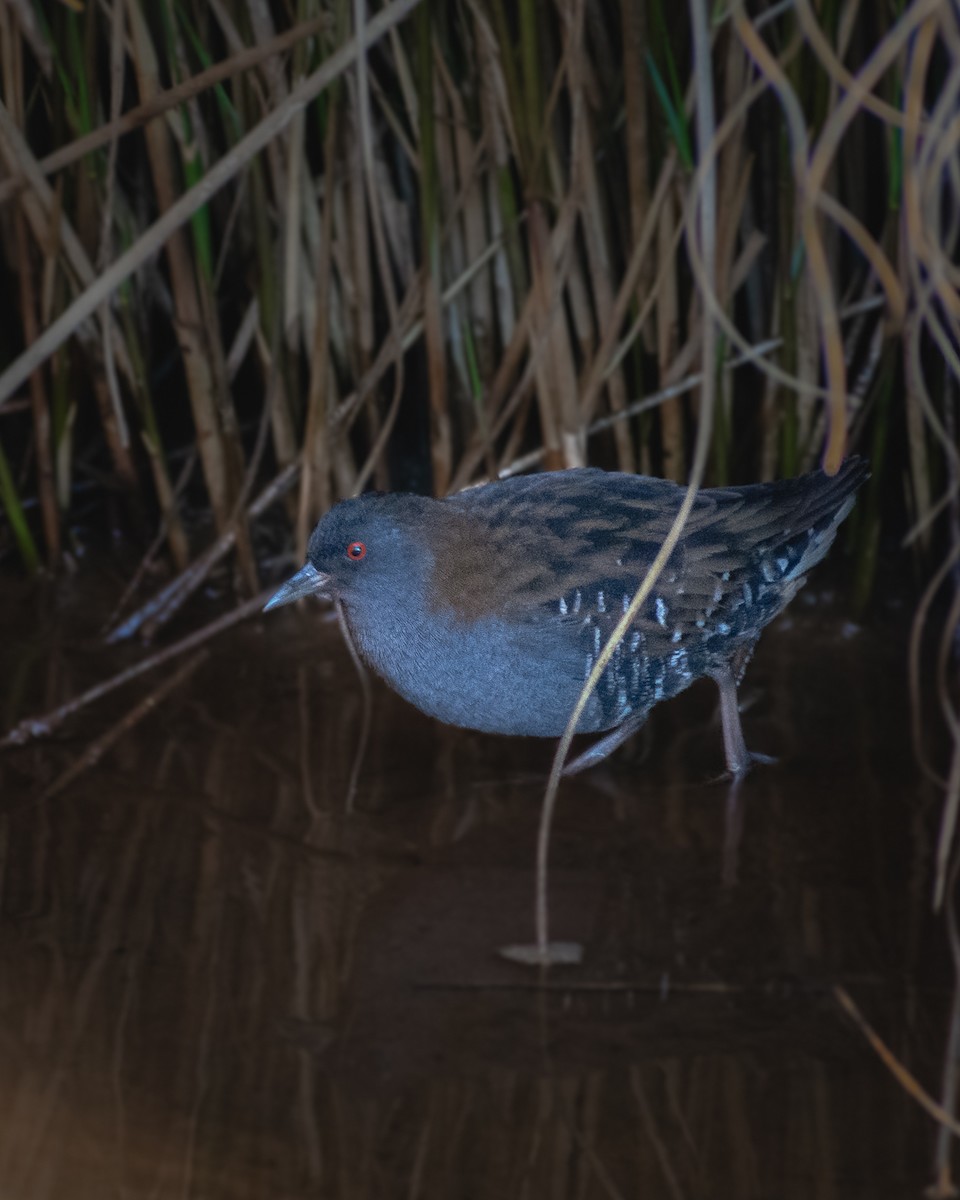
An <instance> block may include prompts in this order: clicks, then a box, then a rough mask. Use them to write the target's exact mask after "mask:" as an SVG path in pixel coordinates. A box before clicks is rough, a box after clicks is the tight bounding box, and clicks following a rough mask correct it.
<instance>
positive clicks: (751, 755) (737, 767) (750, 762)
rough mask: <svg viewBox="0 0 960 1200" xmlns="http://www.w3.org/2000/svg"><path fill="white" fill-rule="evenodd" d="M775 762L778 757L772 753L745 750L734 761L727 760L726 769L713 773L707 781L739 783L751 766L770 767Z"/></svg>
mask: <svg viewBox="0 0 960 1200" xmlns="http://www.w3.org/2000/svg"><path fill="white" fill-rule="evenodd" d="M777 762H779V759H777V758H775V757H774V756H773V755H772V754H760V753H759V752H757V751H755V750H745V751H744V753H743V754H742V755H740V756H738V757H737V759H736V760H735V761H734V762H729V761H728V762H727V769H726V770H725V771H721V772H720V774H719V775H714V776H713V777H712V778H711V779H709V780H708V781H707V782H708V783H710V784H714V783H740V782H741V781H742V780H744V779H746V777H747V775H748V774H749V773H750V769H751V768H752V767H754V766H761V767H772V766H774V765H775V764H776V763H777Z"/></svg>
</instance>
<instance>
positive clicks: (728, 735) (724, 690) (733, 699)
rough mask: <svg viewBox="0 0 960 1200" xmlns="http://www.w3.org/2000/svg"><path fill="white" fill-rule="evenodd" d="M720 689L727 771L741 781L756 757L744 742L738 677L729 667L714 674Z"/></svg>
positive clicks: (722, 668) (724, 667)
mask: <svg viewBox="0 0 960 1200" xmlns="http://www.w3.org/2000/svg"><path fill="white" fill-rule="evenodd" d="M713 678H714V679H715V680H716V681H717V687H718V688H719V689H720V719H721V721H722V722H723V752H724V755H725V756H726V759H727V770H728V771H729V772H730V774H731V775H732V776H733V777H734V779H739V778H740V776H741V775H745V774H746V773H747V771H749V770H750V764H751V763H752V762H753V759H754V756H753V755H751V753H750V751H749V750H748V749H747V744H746V742H745V741H744V740H743V726H742V725H741V724H740V709H739V707H738V705H737V677H736V676H735V675H734V673H733V670H732V669H731V667H730V666H729V664H728V665H726V666H723V667H721V668H720V669H719V670H717V671H714V672H713Z"/></svg>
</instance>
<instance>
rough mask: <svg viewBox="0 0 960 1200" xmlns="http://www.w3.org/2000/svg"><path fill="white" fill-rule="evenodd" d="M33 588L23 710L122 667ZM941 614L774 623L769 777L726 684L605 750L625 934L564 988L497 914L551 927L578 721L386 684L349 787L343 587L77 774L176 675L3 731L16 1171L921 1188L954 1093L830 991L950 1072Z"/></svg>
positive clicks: (589, 926)
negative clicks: (44, 733)
mask: <svg viewBox="0 0 960 1200" xmlns="http://www.w3.org/2000/svg"><path fill="white" fill-rule="evenodd" d="M2 615H3V616H4V617H5V618H6V623H5V626H4V629H5V634H6V636H5V637H3V638H2V639H0V643H2V644H0V679H3V680H4V681H5V685H4V694H3V695H2V696H0V702H2V704H3V711H2V716H3V723H4V726H5V727H6V726H9V725H10V724H12V723H13V721H14V720H16V719H18V718H19V717H21V716H23V715H25V714H26V713H28V712H32V711H41V710H43V709H45V708H47V707H49V706H51V705H52V704H55V703H57V702H59V701H60V700H62V699H63V698H64V697H66V696H68V695H71V694H74V693H75V692H77V691H79V690H80V689H81V688H82V687H84V686H87V685H88V684H89V683H90V682H92V681H94V680H95V679H96V678H98V677H99V676H100V675H102V674H103V672H104V671H105V670H106V669H107V668H106V665H105V662H104V659H103V656H102V655H92V654H90V653H88V652H87V651H86V650H85V649H84V647H83V646H82V645H79V644H76V643H68V642H66V641H65V640H64V635H63V632H62V627H61V620H60V619H59V618H58V617H55V616H54V615H50V616H49V617H48V618H45V620H44V623H45V624H46V626H47V630H46V632H45V633H44V634H43V635H40V634H38V633H36V618H35V614H33V613H32V612H29V613H23V614H22V615H21V614H18V613H13V612H8V613H6V614H2ZM22 630H29V631H30V632H29V635H28V634H23V636H21V631H22ZM902 646H903V641H902V638H901V637H900V635H899V633H897V634H894V633H892V632H891V631H890V630H889V629H888V630H884V631H883V632H882V633H881V632H872V633H871V632H869V631H861V632H859V633H856V634H855V635H853V636H843V631H842V626H841V623H840V620H839V619H838V618H834V617H833V616H832V615H831V614H830V613H829V611H828V610H826V609H822V608H818V609H814V608H809V607H808V608H807V609H804V608H802V607H801V608H799V610H798V612H797V613H796V614H795V615H794V617H793V621H792V626H790V627H787V626H786V625H785V623H781V625H780V626H779V627H775V628H774V629H773V630H771V631H770V632H769V633H768V634H767V635H766V637H765V639H764V641H763V643H762V644H761V646H760V649H759V652H758V654H757V657H756V660H755V662H754V664H753V666H752V668H751V671H750V673H749V675H748V678H747V682H746V685H745V693H746V694H745V696H744V701H745V705H747V706H749V707H748V708H747V711H746V713H745V718H744V724H745V729H746V732H747V735H748V738H749V739H750V741H751V745H752V746H753V747H754V748H755V749H757V750H761V751H765V752H769V753H771V754H775V755H777V756H778V758H779V763H778V765H777V766H774V767H767V768H761V769H758V770H757V771H755V772H754V773H753V774H752V775H751V776H749V777H748V778H747V780H746V781H745V782H744V784H743V786H742V788H741V789H740V792H739V795H738V796H737V797H736V798H735V799H736V803H734V802H733V798H732V797H731V796H730V795H729V791H728V789H727V787H726V786H725V785H723V784H717V783H711V782H709V780H710V779H711V777H713V776H715V774H716V772H717V770H718V769H719V768H720V766H721V762H720V760H719V747H720V744H721V741H720V737H719V732H718V730H716V729H714V728H712V727H711V722H712V720H713V718H712V715H711V709H712V705H713V703H714V693H713V689H712V687H711V686H710V685H709V683H708V684H704V685H703V686H702V688H701V687H698V688H695V689H694V690H693V691H692V692H691V693H690V694H688V695H685V696H683V697H681V698H680V699H679V700H677V701H675V702H673V703H672V704H670V705H668V706H665V707H662V708H661V709H658V710H657V711H656V713H655V714H654V718H653V721H652V723H651V724H652V730H651V734H650V736H649V737H648V738H644V737H640V738H637V739H635V742H634V744H632V745H630V746H628V747H627V748H626V750H625V751H624V752H623V753H622V754H621V755H620V756H619V757H618V758H617V759H616V760H615V761H614V762H613V763H611V764H610V765H608V766H605V767H603V768H601V769H598V770H595V771H593V772H591V773H588V774H586V775H584V776H579V777H576V778H574V779H572V780H570V781H569V782H567V783H565V784H564V785H563V789H562V792H561V800H560V807H559V811H558V817H557V822H556V825H555V835H554V841H553V849H552V855H551V858H552V863H553V870H552V874H551V929H552V931H553V935H554V936H555V937H557V938H558V939H564V940H574V941H581V942H583V944H584V945H585V947H586V958H585V962H584V965H583V966H582V967H581V968H579V969H576V970H558V971H555V972H553V973H552V974H551V976H550V978H549V982H548V987H547V989H546V990H540V989H538V988H537V987H536V976H535V975H533V974H531V973H529V972H526V971H524V970H523V969H522V968H520V967H517V966H515V965H512V964H510V963H507V962H505V961H503V960H502V959H501V958H500V957H499V956H498V954H497V949H498V947H500V946H502V945H504V944H507V943H512V942H518V941H527V940H530V938H531V936H532V921H533V865H532V864H533V846H534V839H535V833H536V824H537V818H538V810H539V803H540V798H541V795H542V791H543V785H544V781H545V777H546V773H547V770H548V768H549V763H550V757H551V753H552V748H553V747H552V744H549V743H539V742H533V741H523V740H508V739H499V738H492V737H481V736H480V735H474V734H469V733H461V732H457V731H454V730H448V729H444V728H441V727H440V726H438V725H435V724H433V723H431V722H430V721H428V720H427V719H426V718H424V717H422V716H420V715H419V714H418V713H416V712H414V711H413V710H412V709H410V708H409V707H407V706H405V705H404V704H403V703H402V701H400V700H398V699H396V698H395V697H394V696H393V695H391V694H390V693H388V692H387V691H386V690H385V689H383V688H381V687H379V686H377V687H376V688H375V710H374V718H373V731H372V737H371V740H370V742H369V745H368V748H367V751H366V754H365V759H364V762H363V763H362V766H361V772H360V778H359V787H358V792H357V798H356V804H355V808H354V811H353V812H352V813H351V814H349V815H348V814H346V813H345V811H344V801H345V797H346V793H347V789H348V784H349V777H350V771H351V765H352V764H351V756H352V750H353V747H354V745H355V744H356V738H357V734H358V731H359V728H360V721H361V706H360V700H359V689H358V686H357V684H356V680H355V677H354V675H353V673H352V668H351V666H350V663H349V659H348V657H347V655H346V653H345V651H344V650H343V648H342V646H341V644H340V642H339V637H338V634H337V631H336V626H335V625H334V624H333V623H332V622H331V621H330V620H329V619H326V618H325V617H324V615H323V614H322V613H321V612H320V610H319V609H317V610H312V611H311V612H309V613H303V614H297V613H290V614H283V615H280V616H278V617H277V618H274V619H272V620H271V621H270V624H269V626H266V625H263V626H259V625H256V624H254V625H252V626H250V627H248V628H246V629H241V630H237V631H234V632H233V633H231V634H228V635H226V636H225V637H224V638H223V639H222V640H221V641H220V642H219V643H217V644H216V645H214V647H213V648H212V654H211V657H210V661H209V662H208V663H206V664H205V665H203V666H201V668H200V669H199V670H198V671H197V673H195V674H194V675H193V676H192V677H191V678H190V679H189V681H188V682H186V683H185V684H184V685H183V687H182V688H180V689H179V690H177V691H175V692H174V693H173V694H172V695H171V696H170V697H169V698H167V699H166V700H165V701H164V703H163V705H162V707H161V708H160V709H158V710H157V711H156V712H155V713H154V714H153V715H152V716H150V717H149V718H148V719H147V720H146V721H145V722H144V723H142V724H141V725H139V726H138V727H137V728H136V729H134V730H133V731H132V732H130V733H129V734H128V735H127V736H126V737H124V738H123V739H122V740H121V741H120V742H119V743H118V745H117V746H116V747H115V748H114V749H113V750H111V751H110V753H109V754H108V755H107V756H106V757H105V758H104V759H103V761H102V762H101V763H100V764H99V765H98V766H96V767H95V768H94V769H92V770H90V771H88V772H86V773H84V774H82V775H81V776H80V777H79V778H78V779H77V780H76V781H75V782H74V783H72V784H71V785H70V786H69V787H67V788H65V789H64V790H63V792H62V793H61V794H60V795H58V796H57V797H56V798H54V799H50V800H44V801H37V800H36V799H35V798H34V797H36V795H37V794H38V793H39V792H40V791H41V790H42V787H43V786H44V785H45V784H47V783H49V782H50V780H51V779H53V778H55V777H56V776H57V775H58V774H59V773H60V772H61V771H62V770H63V769H64V768H65V767H66V766H67V765H68V764H69V763H70V762H71V761H73V760H74V759H75V758H76V757H77V756H78V755H79V754H81V753H82V751H83V749H84V747H85V746H86V745H87V744H88V743H89V742H90V741H92V740H93V739H94V738H95V737H96V736H98V734H99V733H100V732H102V729H103V728H104V727H105V725H106V724H107V723H108V722H110V721H113V720H116V719H117V717H118V716H119V715H121V714H122V713H123V712H124V708H125V706H126V707H127V708H129V707H130V706H132V704H133V703H135V701H136V699H137V698H138V697H134V698H131V697H130V696H126V697H123V696H121V697H115V698H113V700H112V701H110V702H108V703H107V704H106V705H104V706H102V707H101V709H99V710H97V711H92V710H91V711H90V712H87V713H85V714H84V715H83V716H82V717H80V718H79V719H78V720H77V721H76V723H75V724H74V725H73V726H71V727H70V729H69V730H68V731H67V733H66V734H65V735H64V736H63V737H62V738H61V739H58V740H57V741H56V742H51V743H46V744H42V745H37V746H32V747H29V748H26V749H24V750H18V751H16V752H14V753H10V754H8V755H6V756H4V757H2V758H0V812H2V813H3V816H2V818H0V873H2V874H0V879H2V914H0V1017H2V1020H0V1195H2V1196H4V1197H6V1196H11V1197H17V1198H18V1200H19V1198H24V1200H26V1198H33V1197H70V1198H71V1200H73V1198H83V1197H87V1196H90V1197H98V1198H99V1197H102V1196H104V1195H118V1196H124V1197H141V1196H143V1197H146V1196H150V1197H166V1196H178V1197H179V1196H203V1197H225V1198H226V1197H229V1198H231V1200H234V1198H237V1197H295V1196H311V1197H314V1196H323V1197H331V1198H336V1200H341V1198H342V1200H347V1198H349V1200H354V1198H360V1197H369V1198H370V1200H389V1198H390V1197H394V1196H396V1197H424V1198H428V1200H434V1198H438V1197H443V1198H447V1197H459V1196H471V1197H477V1198H480V1200H487V1198H489V1200H501V1198H503V1197H522V1196H526V1197H533V1198H537V1197H551V1198H554V1197H555V1198H558V1200H566V1198H571V1200H572V1198H574V1197H576V1198H578V1200H580V1198H591V1197H610V1196H624V1197H636V1196H652V1197H659V1196H671V1197H681V1196H682V1197H688V1198H689V1197H716V1196H724V1197H727V1196H730V1197H778V1198H791V1197H797V1198H800V1197H803V1198H804V1200H806V1198H809V1197H832V1196H838V1197H839V1196H843V1197H845V1198H849V1197H858V1196H863V1197H867V1196H869V1197H872V1198H875V1197H885V1196H889V1197H894V1196H896V1197H900V1196H902V1195H904V1194H914V1195H915V1194H918V1192H919V1189H920V1188H921V1187H922V1186H923V1185H924V1184H925V1183H927V1182H928V1181H929V1179H930V1170H931V1166H930V1164H931V1161H932V1159H931V1154H932V1149H933V1144H934V1140H935V1138H934V1134H933V1132H932V1130H931V1127H930V1125H929V1124H928V1123H927V1121H926V1119H925V1118H922V1117H921V1115H920V1114H919V1112H918V1110H917V1109H916V1108H915V1107H914V1105H913V1104H912V1102H911V1101H910V1100H909V1099H907V1098H906V1097H905V1095H904V1094H903V1093H902V1092H901V1091H900V1090H899V1089H898V1088H897V1086H896V1085H895V1083H894V1082H893V1081H892V1079H891V1078H890V1077H889V1076H888V1075H887V1074H886V1073H885V1072H884V1070H883V1069H882V1068H881V1067H880V1066H879V1065H878V1063H877V1062H876V1061H875V1059H874V1058H873V1057H872V1055H871V1052H870V1051H869V1050H868V1048H867V1047H866V1046H865V1044H864V1043H863V1042H862V1040H861V1039H860V1037H859V1035H858V1034H856V1033H854V1032H853V1031H852V1029H851V1027H850V1025H849V1024H848V1023H847V1022H846V1020H845V1019H844V1018H842V1017H841V1016H840V1014H839V1013H838V1011H837V1009H836V1006H835V1005H834V1004H833V1002H832V1000H831V998H830V994H829V985H830V984H831V983H833V982H835V981H842V982H844V983H845V985H846V986H847V987H848V989H849V990H850V991H851V993H852V994H853V995H854V996H855V997H856V998H857V1000H858V1002H859V1003H860V1004H861V1007H862V1008H863V1010H864V1012H865V1014H866V1015H867V1016H868V1018H869V1019H870V1020H871V1021H872V1022H873V1024H874V1025H875V1026H876V1027H877V1028H878V1030H879V1031H880V1032H881V1033H882V1034H883V1036H884V1037H885V1038H886V1040H887V1042H888V1044H890V1045H891V1046H892V1047H893V1048H894V1050H895V1051H896V1052H897V1054H898V1055H899V1056H900V1057H901V1058H902V1059H903V1060H904V1061H905V1062H906V1063H907V1064H908V1065H909V1066H910V1067H911V1069H912V1070H913V1071H914V1072H915V1073H916V1074H917V1075H918V1076H919V1077H920V1078H921V1079H923V1080H925V1081H934V1080H935V1079H936V1078H937V1073H938V1070H939V1068H938V1065H937V1064H938V1059H939V1054H940V1052H941V1045H942V1040H943V1036H944V1028H945V1026H944V1022H945V1014H946V1011H947V1008H948V1000H949V997H948V988H949V983H950V977H949V973H948V965H947V964H948V955H947V952H946V950H945V947H944V941H943V935H942V931H941V929H940V927H939V925H936V924H933V923H931V922H930V920H929V918H928V915H927V914H928V910H929V883H928V853H929V847H928V840H927V839H928V832H929V828H930V825H931V819H930V817H931V814H930V813H927V812H926V811H925V809H924V798H925V795H926V793H925V792H924V790H923V788H922V786H921V784H920V782H919V780H918V778H917V776H916V774H915V772H914V770H913V767H912V764H911V759H910V753H909V746H908V737H907V723H906V720H905V701H904V699H903V696H902V691H903V688H902V676H903V670H902V666H901V664H902V658H903V649H902ZM119 661H121V660H120V659H118V660H117V662H119ZM154 685H155V684H154ZM154 685H151V686H154ZM751 700H752V701H753V703H752V706H751V705H750V702H751ZM641 759H642V760H643V761H642V762H641V761H640V760H641ZM931 799H933V798H932V797H931Z"/></svg>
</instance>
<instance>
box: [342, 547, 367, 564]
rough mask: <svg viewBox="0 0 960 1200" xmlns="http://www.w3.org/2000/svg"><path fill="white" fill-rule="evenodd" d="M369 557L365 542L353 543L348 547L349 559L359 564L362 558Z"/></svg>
mask: <svg viewBox="0 0 960 1200" xmlns="http://www.w3.org/2000/svg"><path fill="white" fill-rule="evenodd" d="M366 557H367V548H366V546H365V545H364V544H363V542H351V543H350V545H349V546H348V547H347V558H352V559H353V561H354V562H359V561H360V559H361V558H366Z"/></svg>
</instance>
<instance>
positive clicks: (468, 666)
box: [354, 618, 694, 737]
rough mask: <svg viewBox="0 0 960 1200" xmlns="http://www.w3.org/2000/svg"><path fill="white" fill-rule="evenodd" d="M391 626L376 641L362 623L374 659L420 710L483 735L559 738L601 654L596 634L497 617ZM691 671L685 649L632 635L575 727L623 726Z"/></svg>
mask: <svg viewBox="0 0 960 1200" xmlns="http://www.w3.org/2000/svg"><path fill="white" fill-rule="evenodd" d="M388 619H389V618H388ZM386 632H387V631H386V630H385V629H384V628H383V625H382V624H381V625H380V626H379V627H378V629H377V634H378V636H377V637H376V638H375V639H374V640H372V641H370V640H366V639H364V637H363V635H362V632H360V631H357V630H355V631H354V633H355V637H356V639H357V643H358V647H359V649H360V652H361V654H362V655H363V657H364V658H365V659H366V660H367V661H368V662H369V663H370V665H371V666H372V667H373V668H374V669H375V670H376V671H377V672H378V673H379V674H380V675H382V676H383V677H384V679H385V680H386V681H387V682H388V683H389V684H390V685H391V686H392V687H393V688H394V689H395V690H396V691H397V692H399V693H400V695H401V696H403V697H404V698H405V699H406V700H409V701H410V703H411V704H414V705H415V706H416V707H417V708H419V709H420V710H421V711H422V712H425V713H427V714H428V715H430V716H432V717H436V718H437V719H438V720H440V721H443V722H445V723H446V724H448V725H458V726H461V727H463V728H466V729H476V730H480V731H481V732H484V733H503V734H514V735H525V736H533V737H557V736H559V735H560V734H561V733H562V732H563V730H564V729H565V728H566V724H567V721H568V720H569V718H570V714H571V712H572V711H573V708H574V706H575V704H576V702H577V698H578V696H579V694H580V690H581V688H582V687H583V684H584V681H585V679H586V677H587V675H588V674H589V672H590V670H591V668H592V667H593V664H594V662H595V661H596V650H595V646H594V641H593V639H592V638H591V639H589V640H587V641H585V640H584V639H583V638H582V637H581V636H571V635H570V632H569V630H564V629H562V628H556V629H554V630H550V631H544V630H543V629H542V628H538V627H532V628H527V627H519V628H518V627H516V626H511V625H508V624H507V623H505V622H502V621H499V620H497V619H489V620H484V621H479V622H474V623H457V622H441V621H436V620H434V621H432V622H421V623H418V624H413V623H408V622H404V621H402V620H400V621H399V622H398V624H397V627H396V628H394V629H393V630H390V631H389V636H384V634H385V633H386ZM631 646H632V647H633V649H632V650H631ZM693 678H694V676H693V675H692V674H691V672H690V671H689V670H688V669H687V667H686V664H685V662H684V661H683V660H682V658H681V657H680V656H676V657H675V658H674V661H673V662H672V663H671V662H667V661H666V660H652V659H649V658H648V657H647V656H646V655H645V654H644V653H643V650H642V646H639V645H638V644H637V642H636V641H633V642H631V640H630V635H629V634H628V635H627V639H626V640H625V641H624V643H623V644H622V645H621V647H620V649H619V650H618V652H617V655H616V656H615V658H614V660H613V662H612V663H611V665H610V666H609V667H608V668H607V670H606V671H605V672H604V675H603V676H602V677H601V679H600V681H599V683H598V685H597V688H596V691H595V692H594V693H593V694H592V695H591V697H590V699H589V700H588V701H587V705H586V708H585V709H584V712H583V714H582V716H581V718H580V721H579V722H578V725H577V731H578V732H581V733H592V732H599V731H601V730H605V729H612V728H615V727H616V726H618V725H620V724H621V723H622V722H623V721H624V720H625V719H626V718H627V717H629V716H631V715H632V714H634V713H645V712H646V711H647V710H648V709H649V708H651V707H652V706H653V704H655V703H656V702H657V701H659V700H662V699H666V698H668V697H669V696H672V695H675V694H676V693H677V692H679V691H681V690H683V688H685V687H686V686H687V685H688V684H689V683H690V682H691V681H692V679H693Z"/></svg>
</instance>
